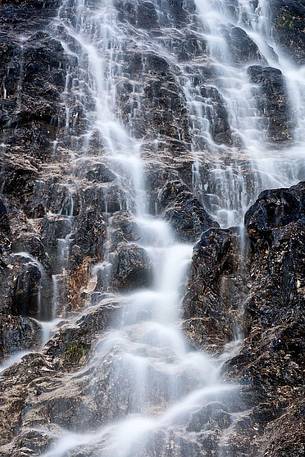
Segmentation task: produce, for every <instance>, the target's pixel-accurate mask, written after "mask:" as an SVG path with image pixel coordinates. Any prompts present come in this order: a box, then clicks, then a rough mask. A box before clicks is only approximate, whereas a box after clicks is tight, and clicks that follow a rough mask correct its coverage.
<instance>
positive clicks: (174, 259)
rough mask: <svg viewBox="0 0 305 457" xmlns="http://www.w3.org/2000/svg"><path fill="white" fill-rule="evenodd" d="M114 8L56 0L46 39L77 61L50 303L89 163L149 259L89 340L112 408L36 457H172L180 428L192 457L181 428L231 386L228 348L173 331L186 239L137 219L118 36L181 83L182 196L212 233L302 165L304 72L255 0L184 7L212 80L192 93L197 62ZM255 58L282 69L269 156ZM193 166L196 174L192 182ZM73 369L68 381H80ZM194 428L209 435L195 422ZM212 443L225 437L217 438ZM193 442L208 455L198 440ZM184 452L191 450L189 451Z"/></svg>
mask: <svg viewBox="0 0 305 457" xmlns="http://www.w3.org/2000/svg"><path fill="white" fill-rule="evenodd" d="M118 3H119V2H116V1H112V0H99V1H96V2H94V1H93V2H92V1H86V0H74V1H73V0H64V1H63V4H62V6H61V7H60V9H59V13H58V17H57V18H56V20H55V22H54V29H55V34H56V36H57V38H58V39H59V40H60V41H61V43H62V45H63V47H64V49H65V51H66V54H67V55H68V56H69V57H70V58H71V60H73V59H74V62H75V61H76V62H77V64H76V69H75V68H73V69H71V71H69V72H68V74H67V77H66V87H65V91H64V94H63V96H62V102H63V105H64V112H65V134H64V136H65V138H64V140H63V142H64V143H65V144H66V145H67V144H68V146H69V147H70V149H73V154H72V155H71V162H72V166H71V169H73V176H74V177H75V183H73V184H72V185H71V183H68V184H67V189H68V191H67V194H68V197H67V199H66V200H65V202H64V204H63V207H62V208H61V210H60V211H59V214H57V215H56V217H62V218H63V219H64V222H65V224H66V230H65V232H64V233H65V236H64V237H63V238H59V245H58V255H57V261H58V264H57V268H55V270H56V271H55V272H54V274H53V289H54V294H53V295H54V297H53V309H56V308H57V306H58V301H59V299H58V295H59V292H58V288H59V283H60V280H61V279H62V278H61V276H62V274H66V269H67V265H68V262H69V256H70V243H71V240H72V241H73V234H74V232H73V230H74V193H75V194H77V192H78V189H77V180H78V179H81V178H82V177H83V174H84V172H85V171H87V170H89V167H90V166H91V165H92V164H93V163H95V164H100V165H101V164H105V163H106V164H107V166H108V167H109V170H110V172H111V174H112V176H113V177H114V182H115V183H116V184H117V186H118V188H119V192H118V194H119V197H118V200H119V208H120V210H126V212H128V215H129V216H130V217H132V220H133V221H134V223H135V225H136V227H137V229H136V232H137V235H138V238H137V240H136V241H134V240H133V241H132V243H133V244H134V245H136V247H137V248H139V249H141V250H142V251H144V252H145V256H146V257H145V258H146V261H147V264H148V265H149V266H150V268H149V273H150V277H149V281H148V282H149V285H148V286H147V284H145V287H142V288H132V289H131V290H129V291H128V292H125V293H124V292H122V293H121V294H117V295H116V297H115V298H116V300H117V301H118V302H119V303H120V307H121V311H120V312H119V315H118V316H116V319H114V322H113V329H111V330H110V331H108V332H107V333H106V334H105V335H102V336H101V337H100V338H99V341H98V343H97V345H96V348H95V351H94V353H93V355H92V357H91V359H90V361H89V363H88V366H87V367H86V368H85V369H84V371H86V372H89V373H90V376H91V377H92V378H95V379H96V380H98V381H97V384H98V383H99V381H100V379H103V381H105V379H104V378H103V374H104V373H103V370H106V368H105V367H106V366H107V367H109V366H111V370H110V374H109V375H107V376H106V375H105V378H107V379H106V382H107V386H106V387H105V385H101V386H99V385H98V386H97V387H96V385H94V382H92V384H93V387H92V386H91V384H90V388H91V387H92V392H91V394H92V395H93V396H94V395H98V391H99V389H103V388H104V387H105V388H106V391H107V389H108V388H109V389H111V388H113V386H116V387H117V391H116V392H118V396H117V398H114V399H113V402H114V409H115V412H116V411H117V412H118V413H117V415H115V412H114V413H113V415H114V420H112V421H108V422H107V423H106V424H105V425H103V426H100V425H99V426H97V427H95V426H94V424H92V427H91V431H90V430H89V431H88V430H86V433H83V432H82V430H79V433H70V432H66V431H61V436H60V438H59V439H58V440H57V441H56V442H55V443H54V444H53V445H52V447H51V449H50V450H48V451H47V452H46V453H45V456H46V457H67V456H72V455H73V456H74V455H77V456H78V455H82V456H83V455H86V456H87V455H88V456H89V455H90V456H97V455H98V456H99V457H101V456H105V457H107V456H109V457H110V455H111V456H112V455H114V454H116V455H117V456H119V457H131V456H139V457H140V456H141V457H142V456H146V455H160V456H163V455H175V456H179V455H181V456H184V455H186V454H185V452H187V451H188V449H187V448H185V449H184V450H182V449H183V446H186V445H185V443H184V437H185V436H186V435H187V436H188V439H190V440H191V441H192V442H193V445H194V446H195V447H194V449H195V453H196V452H197V454H196V455H198V452H199V451H196V443H195V441H196V440H195V438H194V436H193V434H192V429H188V427H187V425H186V424H188V423H189V422H190V421H191V420H192V418H193V417H196V414H198V415H199V416H200V415H202V414H204V413H205V414H208V413H207V411H210V415H213V414H212V413H211V411H212V412H213V411H214V409H213V408H216V410H217V408H219V404H220V402H222V401H223V402H225V401H226V398H227V397H232V398H233V397H234V395H233V394H232V392H233V391H234V390H235V389H236V387H235V386H233V385H228V384H226V383H224V382H223V381H222V379H221V375H220V371H221V367H222V365H223V363H224V361H225V360H226V358H227V357H230V354H229V355H228V354H226V353H225V354H223V355H222V356H221V357H219V358H217V357H209V356H207V355H206V354H204V353H200V352H196V351H192V350H191V349H190V348H189V346H188V344H187V342H186V341H185V338H184V336H183V331H182V329H181V328H180V323H179V321H180V317H181V310H180V300H181V297H182V295H183V291H184V286H185V283H186V277H187V271H188V269H189V265H190V262H191V257H192V246H191V245H190V244H187V243H181V242H179V241H177V239H176V238H175V235H174V234H173V231H172V228H171V227H170V225H169V224H168V223H167V222H165V221H164V220H162V219H160V218H159V217H158V216H155V215H152V214H149V207H151V206H152V205H151V202H149V195H148V192H147V191H146V162H145V160H146V153H147V147H146V145H145V141H146V140H147V138H144V136H141V135H139V134H138V133H137V131H136V128H135V124H136V119H137V118H138V116H139V115H140V116H141V96H142V95H143V92H144V87H143V86H144V83H143V81H142V80H141V74H140V75H137V78H138V79H136V78H134V79H132V78H129V75H128V74H127V71H126V65H127V64H126V60H128V52H129V49H128V46H127V42H128V40H129V39H130V40H131V41H132V43H133V46H134V48H136V49H138V50H139V52H140V53H141V52H144V50H147V49H149V50H150V51H151V52H152V53H153V52H154V51H155V50H158V52H160V53H161V54H162V56H164V57H165V59H167V60H168V61H169V62H170V63H171V64H172V65H174V66H175V68H176V69H178V70H177V73H178V75H177V81H178V80H179V82H180V83H182V84H183V94H184V97H185V100H186V102H187V106H188V110H189V111H188V117H189V124H190V126H191V130H192V133H193V142H192V157H193V158H194V163H193V166H192V173H193V179H192V182H193V187H194V191H195V192H196V193H197V195H198V197H199V198H200V200H201V201H203V202H204V204H205V206H206V209H207V210H208V211H209V213H210V214H211V215H212V216H213V217H214V219H215V220H216V221H218V222H219V223H220V225H221V226H222V227H229V226H232V225H241V224H242V219H243V216H244V213H245V211H246V209H247V207H248V206H249V204H250V203H251V202H252V201H253V200H254V198H255V197H256V196H257V194H258V193H259V192H260V191H261V190H263V189H264V188H270V187H279V186H287V185H290V184H293V183H295V182H296V181H297V180H299V179H300V178H301V177H302V176H303V169H301V170H300V171H299V166H300V163H302V151H301V149H302V145H303V143H304V139H303V137H302V135H303V133H302V130H303V131H304V129H303V126H304V124H305V114H304V106H305V103H303V102H302V100H303V97H304V95H303V91H302V87H303V80H302V71H303V70H300V69H296V68H294V66H293V64H291V63H289V61H288V59H287V57H285V56H284V55H282V54H281V51H280V49H277V47H276V45H275V42H274V40H273V38H272V36H271V35H270V34H269V33H268V21H269V19H268V18H269V16H268V7H267V3H266V2H264V1H259V2H258V6H257V7H256V9H255V6H254V5H253V4H252V2H251V4H250V3H249V2H245V1H241V0H240V1H238V2H237V4H236V8H235V9H234V11H232V8H228V7H227V2H226V1H225V0H223V1H220V0H218V1H217V0H215V1H213V0H196V1H195V4H196V9H195V8H194V9H193V10H192V12H193V18H192V20H193V22H191V23H190V24H189V28H190V30H191V31H192V32H194V33H195V35H196V37H197V38H198V40H199V38H200V39H202V40H203V41H205V43H206V47H207V55H208V58H209V60H210V67H211V73H212V75H213V76H212V78H211V79H212V81H213V83H212V84H210V86H209V88H208V89H205V90H203V89H202V88H200V87H199V86H198V84H196V80H198V78H199V73H196V71H193V68H192V67H195V66H196V65H197V66H198V67H200V64H201V63H202V62H200V57H198V58H196V59H195V61H194V62H187V63H181V62H180V61H179V59H178V58H177V56H176V55H175V53H174V52H170V51H169V49H168V47H167V45H166V44H168V43H167V40H166V39H164V40H162V39H156V40H154V39H153V38H151V37H148V35H146V34H145V33H144V32H143V34H141V33H137V32H135V31H133V32H134V36H132V37H128V36H127V31H126V30H127V29H126V28H125V26H124V22H122V21H120V19H119V13H118V9H117V8H118ZM123 3H124V2H123ZM146 3H149V2H146ZM152 3H153V5H154V6H155V10H156V14H157V16H158V20H159V21H160V22H161V23H162V22H163V23H164V24H165V27H169V25H168V24H169V21H170V20H171V15H170V14H169V13H168V11H167V9H168V8H169V6H168V5H169V2H167V1H165V0H155V1H153V2H152ZM186 3H187V2H186ZM233 29H234V30H233ZM237 29H238V31H239V32H238V33H245V34H247V35H248V36H249V37H251V39H252V40H253V42H254V43H255V45H256V47H257V50H255V52H254V54H255V57H253V56H252V57H251V58H249V61H248V62H247V63H246V64H245V63H240V62H238V61H236V58H235V57H234V55H233V51H232V47H231V44H230V40H232V33H233V34H234V33H235V32H236V30H237ZM232 30H233V32H232ZM240 31H241V32H240ZM156 36H157V32H156ZM159 38H160V37H159ZM162 38H164V37H162ZM169 41H170V40H169ZM164 43H165V44H164ZM205 58H206V57H205ZM256 60H258V62H259V63H260V65H261V66H264V67H267V66H271V65H272V66H273V67H275V68H277V69H280V70H281V72H282V74H283V75H284V79H285V82H286V86H287V93H288V97H289V101H290V108H292V106H293V107H294V116H295V118H296V119H297V122H296V123H295V128H294V129H291V131H289V135H287V141H285V142H283V143H282V145H281V148H280V150H279V148H278V147H275V145H274V143H273V141H272V140H271V139H270V138H269V133H268V132H269V131H268V129H269V128H270V126H269V125H268V123H267V124H266V122H265V120H264V118H263V116H262V113H261V112H260V107H259V105H258V102H257V93H258V92H259V88H258V84H257V83H254V82H253V81H252V80H251V78H250V73H251V72H250V73H249V68H250V67H251V68H252V67H253V66H254V65H253V64H254V63H257V61H256ZM195 64H196V65H195ZM190 67H191V70H190ZM140 71H141V70H140ZM251 71H252V70H251ZM253 71H254V70H253ZM121 83H128V84H129V85H130V86H131V90H130V94H131V95H130V98H132V100H133V108H132V109H131V110H130V112H128V115H127V116H125V117H124V116H123V115H122V113H121V109H120V106H119V102H120V96H119V95H118V92H119V90H120V84H121ZM169 92H170V90H169ZM217 94H218V95H217ZM215 96H216V97H218V99H217V100H218V103H219V105H220V104H221V101H222V100H223V102H224V107H225V110H226V112H227V119H226V121H227V123H228V126H229V127H228V129H227V135H228V137H229V139H227V140H226V141H223V139H221V140H219V139H218V140H216V139H215V135H214V134H213V132H212V121H211V117H212V118H213V116H214V117H215V116H216V117H217V113H213V110H214V107H213V103H212V101H211V100H212V99H213V97H215ZM73 104H77V106H78V107H80V111H81V112H82V114H83V119H82V122H83V130H82V132H81V133H80V134H78V133H79V132H76V130H77V129H76V127H75V126H76V124H77V115H75V112H74V110H73V108H74V106H73ZM224 117H225V116H224ZM212 120H213V119H212ZM214 121H215V119H214ZM289 128H290V126H289ZM158 141H159V138H155V139H154V146H155V147H156V150H157V146H158V144H157V143H158ZM179 141H182V140H181V138H179ZM60 146H61V144H60V140H56V141H54V149H53V156H54V157H57V155H58V154H59V150H60ZM205 165H207V168H208V178H207V181H205V180H204V179H203V177H202V176H203V171H204V167H205ZM103 184H104V183H103ZM103 184H102V185H101V186H100V187H99V189H98V191H97V194H98V195H94V198H95V201H97V202H99V203H101V206H102V205H104V211H102V209H101V212H103V213H104V214H105V217H106V220H107V223H108V227H107V229H108V234H107V240H106V243H105V245H104V251H103V253H102V256H101V257H102V258H103V261H102V262H101V264H99V265H97V266H96V267H95V268H94V269H93V273H94V275H95V276H96V277H97V278H98V277H99V276H102V278H103V280H102V293H103V294H104V296H106V295H107V293H109V290H110V289H111V287H110V284H111V277H112V275H113V269H114V257H115V253H114V252H112V251H111V249H110V246H111V243H112V241H113V240H112V238H111V237H112V224H113V223H114V222H113V216H109V214H108V209H109V205H110V204H111V196H110V191H109V188H106V186H104V185H103ZM114 212H115V211H110V213H114ZM57 270H58V271H57ZM97 280H98V279H97ZM110 292H111V290H110ZM109 295H110V294H109ZM52 317H53V318H54V317H56V315H55V313H54V314H53V316H52ZM45 339H46V337H45ZM82 373H83V372H80V373H78V374H77V375H76V376H78V375H79V376H80V377H81V376H82ZM228 394H229V395H228ZM122 399H123V400H124V401H123V400H122ZM232 402H233V400H232ZM126 405H127V406H126ZM211 405H212V406H211ZM204 409H206V410H204ZM233 410H234V406H233ZM81 414H82V413H81V411H80V415H81ZM234 414H236V416H237V415H238V414H239V410H238V407H237V408H236V409H235V410H234V412H233V414H232V417H231V418H230V419H228V424H226V425H228V426H227V429H228V428H230V425H232V423H234ZM213 417H214V416H213ZM206 422H208V420H207V421H206ZM193 426H194V427H196V424H195V425H194V424H193ZM206 429H207V430H205V431H209V426H208V425H206ZM221 440H222V441H223V442H225V436H223V437H221V439H220V441H221ZM206 446H207V449H208V444H206ZM190 452H192V454H190V455H195V454H193V450H192V451H190ZM207 452H208V451H207ZM218 455H221V450H220V451H219V453H218ZM223 455H224V454H223ZM226 455H227V454H226Z"/></svg>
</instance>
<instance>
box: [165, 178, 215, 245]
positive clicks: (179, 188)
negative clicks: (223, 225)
mask: <svg viewBox="0 0 305 457" xmlns="http://www.w3.org/2000/svg"><path fill="white" fill-rule="evenodd" d="M159 204H160V207H161V208H162V209H163V213H164V217H165V219H166V220H168V221H169V222H170V224H171V226H172V228H173V230H174V232H175V233H176V235H177V237H178V238H180V239H182V240H183V241H195V240H196V239H198V237H199V236H200V235H201V233H202V232H203V231H205V230H207V229H209V228H210V227H216V226H217V225H218V224H217V223H215V222H214V221H213V220H212V219H211V218H210V216H209V215H208V213H207V212H206V211H205V210H204V208H203V207H202V205H201V204H200V202H199V200H197V199H196V198H195V197H194V195H193V194H192V193H191V192H190V191H189V190H188V188H187V186H186V185H185V184H183V183H182V182H181V181H169V182H167V183H166V184H165V186H164V187H163V188H162V190H161V192H160V194H159Z"/></svg>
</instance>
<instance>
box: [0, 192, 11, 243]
mask: <svg viewBox="0 0 305 457" xmlns="http://www.w3.org/2000/svg"><path fill="white" fill-rule="evenodd" d="M0 232H1V233H4V234H8V233H9V232H10V224H9V219H8V214H7V209H6V206H5V204H4V202H3V200H2V199H0Z"/></svg>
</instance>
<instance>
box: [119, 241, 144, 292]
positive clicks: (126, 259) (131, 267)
mask: <svg viewBox="0 0 305 457" xmlns="http://www.w3.org/2000/svg"><path fill="white" fill-rule="evenodd" d="M151 280H152V264H151V260H150V258H149V256H148V254H147V252H146V251H145V249H143V248H141V247H140V246H138V245H136V244H133V243H128V244H126V243H119V245H118V246H117V250H116V251H115V252H114V253H113V261H112V280H111V282H112V285H113V287H114V288H116V289H119V290H125V291H126V290H132V289H136V288H139V287H148V286H149V285H150V283H151Z"/></svg>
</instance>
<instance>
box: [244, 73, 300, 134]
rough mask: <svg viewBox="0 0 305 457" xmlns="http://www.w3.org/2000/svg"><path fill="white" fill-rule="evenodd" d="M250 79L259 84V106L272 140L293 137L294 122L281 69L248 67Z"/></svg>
mask: <svg viewBox="0 0 305 457" xmlns="http://www.w3.org/2000/svg"><path fill="white" fill-rule="evenodd" d="M248 74H249V76H250V80H251V81H252V82H253V83H254V84H256V85H257V90H255V91H254V92H255V96H256V100H257V106H258V109H259V112H260V114H261V116H262V117H263V119H264V123H263V127H264V129H265V130H266V133H267V137H268V138H269V139H270V140H271V141H272V142H282V141H288V140H290V139H291V138H292V129H293V126H292V123H291V113H290V106H289V99H288V93H287V88H286V85H285V81H284V78H283V75H282V73H281V71H280V70H278V69H276V68H271V67H261V66H258V65H255V66H251V67H249V68H248Z"/></svg>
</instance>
